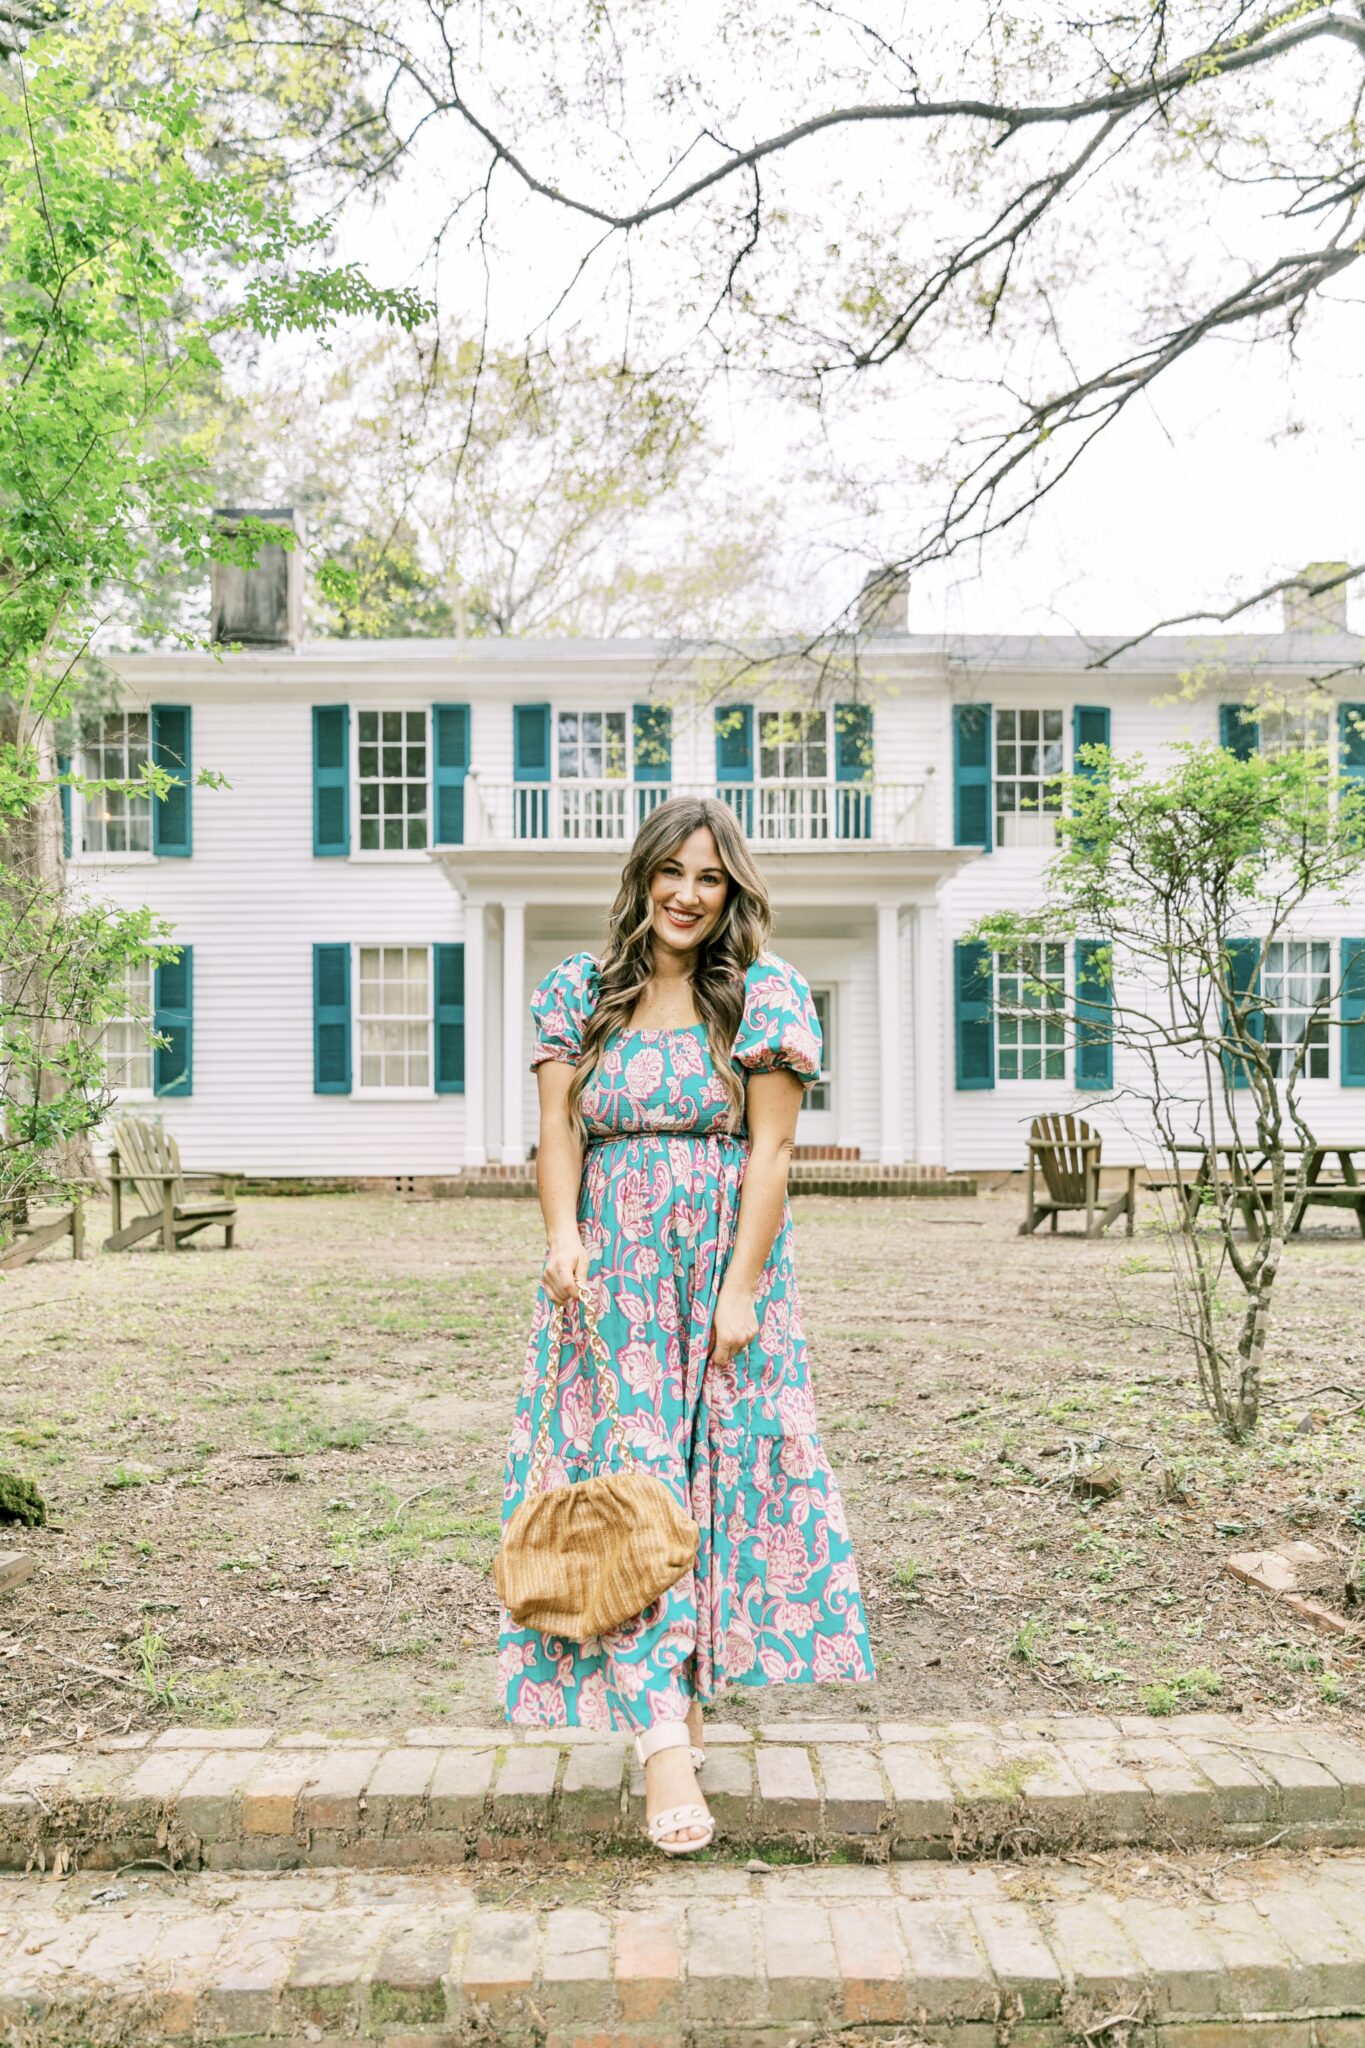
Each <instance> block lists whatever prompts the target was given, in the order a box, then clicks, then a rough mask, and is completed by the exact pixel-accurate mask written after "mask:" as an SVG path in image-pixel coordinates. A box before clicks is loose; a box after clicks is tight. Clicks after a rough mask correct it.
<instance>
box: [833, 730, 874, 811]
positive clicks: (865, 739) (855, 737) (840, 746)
mask: <svg viewBox="0 0 1365 2048" xmlns="http://www.w3.org/2000/svg"><path fill="white" fill-rule="evenodd" d="M834 776H835V780H836V782H838V783H840V784H844V783H847V784H850V785H855V784H856V785H858V786H857V787H849V788H839V789H836V791H835V793H834V800H835V803H836V804H837V806H838V810H837V814H836V819H835V829H834V836H835V838H836V839H870V838H871V837H872V788H871V783H872V706H871V705H870V704H836V705H835V707H834Z"/></svg>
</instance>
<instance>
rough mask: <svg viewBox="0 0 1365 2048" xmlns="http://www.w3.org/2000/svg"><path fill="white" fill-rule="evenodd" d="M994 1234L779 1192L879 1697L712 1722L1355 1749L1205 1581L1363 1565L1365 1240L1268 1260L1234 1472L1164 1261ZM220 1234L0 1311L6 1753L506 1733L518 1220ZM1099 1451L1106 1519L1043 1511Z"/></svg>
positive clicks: (35, 1281) (1247, 1602)
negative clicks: (1280, 1261) (504, 1634)
mask: <svg viewBox="0 0 1365 2048" xmlns="http://www.w3.org/2000/svg"><path fill="white" fill-rule="evenodd" d="M1018 1216H1019V1198H1018V1196H1017V1194H1015V1193H1012V1192H1007V1193H1005V1194H1004V1195H1001V1196H998V1197H983V1198H982V1199H981V1200H979V1201H978V1202H975V1203H951V1202H949V1203H935V1204H933V1205H932V1207H931V1206H930V1205H928V1204H919V1203H916V1202H895V1201H890V1202H864V1201H859V1200H853V1199H849V1200H838V1199H825V1198H822V1199H810V1200H804V1201H799V1202H798V1204H797V1242H798V1261H799V1266H800V1271H801V1276H802V1289H803V1294H804V1297H805V1304H806V1317H807V1324H808V1328H809V1331H810V1337H811V1346H812V1356H813V1359H814V1367H815V1378H816V1397H817V1406H818V1408H819V1412H820V1415H821V1419H822V1422H823V1425H824V1430H825V1435H826V1439H827V1442H828V1446H829V1450H830V1454H831V1456H832V1458H833V1461H834V1464H835V1468H836V1470H837V1472H838V1474H839V1477H840V1482H841V1484H842V1486H843V1490H844V1495H845V1498H846V1501H847V1504H848V1510H849V1517H850V1521H851V1523H852V1526H853V1530H854V1535H855V1539H856V1544H857V1553H858V1561H859V1566H860V1570H861V1573H862V1580H863V1586H864V1590H865V1593H866V1597H867V1603H868V1610H869V1616H870V1620H871V1626H872V1630H873V1636H874V1641H875V1644H876V1650H877V1656H878V1668H879V1677H878V1682H877V1684H876V1685H875V1686H874V1687H869V1688H866V1689H863V1690H858V1691H850V1692H839V1693H833V1692H831V1693H827V1694H823V1695H814V1694H812V1693H811V1692H810V1691H808V1690H805V1689H799V1688H791V1689H788V1690H786V1691H776V1692H773V1693H771V1694H767V1695H764V1694H763V1693H760V1692H747V1691H746V1692H741V1693H740V1694H738V1695H736V1696H732V1698H731V1699H730V1700H729V1701H727V1702H726V1706H725V1712H726V1714H727V1715H730V1716H733V1717H734V1718H737V1719H741V1720H745V1721H752V1720H754V1719H756V1718H759V1717H760V1716H764V1715H772V1714H775V1713H781V1712H794V1713H798V1714H802V1715H806V1714H810V1713H811V1712H815V1713H821V1712H825V1713H832V1714H836V1715H837V1714H841V1713H842V1714H845V1715H846V1714H847V1713H848V1712H849V1711H856V1710H861V1711H866V1712H868V1713H869V1714H875V1715H879V1716H885V1717H886V1718H887V1719H904V1718H913V1717H916V1716H919V1715H936V1714H943V1715H948V1716H953V1717H959V1718H964V1719H971V1718H975V1717H977V1716H980V1715H987V1714H991V1713H999V1714H1008V1713H1014V1712H1019V1711H1025V1710H1028V1711H1039V1710H1044V1709H1058V1708H1066V1707H1074V1708H1077V1709H1100V1710H1103V1711H1108V1712H1128V1713H1134V1712H1142V1711H1144V1710H1145V1711H1147V1712H1150V1713H1152V1714H1154V1715H1157V1716H1160V1715H1161V1714H1163V1713H1172V1712H1177V1711H1184V1710H1186V1709H1188V1708H1189V1707H1191V1706H1198V1705H1209V1706H1217V1707H1222V1708H1227V1709H1232V1710H1237V1709H1243V1708H1245V1709H1248V1710H1252V1711H1259V1710H1267V1709H1277V1710H1285V1709H1301V1710H1302V1711H1303V1712H1305V1713H1312V1714H1318V1715H1322V1714H1325V1713H1327V1714H1332V1715H1338V1714H1339V1715H1342V1716H1343V1717H1345V1718H1347V1719H1349V1720H1352V1721H1357V1722H1358V1721H1360V1720H1361V1719H1362V1718H1363V1717H1365V1676H1363V1675H1362V1655H1361V1648H1360V1643H1359V1640H1358V1639H1355V1638H1347V1639H1346V1640H1345V1641H1344V1642H1332V1643H1328V1642H1327V1641H1326V1640H1325V1639H1324V1638H1323V1637H1321V1636H1320V1635H1318V1634H1316V1633H1315V1632H1314V1631H1313V1630H1311V1629H1309V1628H1308V1627H1306V1626H1305V1625H1303V1624H1301V1623H1299V1622H1297V1621H1296V1620H1294V1618H1293V1617H1291V1616H1288V1615H1285V1614H1283V1613H1282V1612H1280V1611H1277V1610H1276V1609H1275V1608H1274V1607H1273V1606H1272V1605H1271V1604H1270V1603H1268V1602H1267V1601H1265V1600H1264V1599H1263V1598H1262V1596H1260V1595H1258V1594H1255V1593H1252V1592H1251V1591H1249V1590H1248V1589H1247V1588H1246V1587H1244V1586H1241V1585H1238V1584H1237V1583H1236V1582H1234V1581H1233V1580H1231V1579H1230V1578H1228V1577H1227V1576H1226V1575H1225V1574H1224V1573H1223V1572H1222V1569H1221V1568H1222V1565H1223V1563H1224V1560H1225V1559H1226V1557H1227V1555H1228V1553H1229V1552H1230V1551H1232V1550H1238V1549H1248V1548H1259V1547H1264V1546H1266V1545H1268V1544H1270V1543H1272V1542H1273V1541H1275V1540H1276V1539H1282V1538H1286V1537H1290V1536H1294V1537H1299V1538H1307V1539H1308V1540H1310V1541H1312V1542H1315V1543H1317V1544H1319V1545H1320V1547H1321V1548H1322V1549H1323V1550H1324V1551H1325V1552H1326V1553H1327V1554H1328V1558H1329V1560H1330V1562H1331V1566H1332V1568H1333V1569H1337V1570H1338V1571H1339V1570H1340V1560H1341V1558H1342V1557H1343V1556H1345V1555H1348V1554H1349V1552H1350V1551H1351V1550H1352V1549H1353V1547H1354V1543H1355V1540H1356V1536H1357V1530H1356V1528H1355V1526H1354V1522H1353V1519H1352V1518H1353V1516H1355V1515H1356V1514H1357V1513H1363V1512H1365V1507H1362V1503H1363V1502H1365V1419H1363V1418H1362V1416H1361V1414H1360V1413H1359V1412H1357V1408H1358V1404H1353V1403H1352V1402H1351V1400H1350V1399H1349V1398H1348V1397H1347V1395H1346V1394H1342V1393H1339V1392H1333V1391H1331V1388H1332V1387H1333V1386H1334V1385H1337V1386H1339V1387H1340V1388H1343V1389H1346V1390H1348V1392H1349V1389H1351V1388H1353V1387H1358V1386H1359V1385H1360V1384H1361V1383H1362V1380H1363V1379H1365V1374H1363V1373H1362V1369H1361V1366H1360V1364H1359V1360H1360V1358H1361V1355H1362V1352H1365V1343H1363V1342H1362V1338H1365V1311H1362V1308H1361V1305H1360V1304H1361V1301H1362V1299H1363V1298H1365V1292H1363V1290H1362V1281H1365V1246H1362V1245H1361V1243H1360V1240H1359V1239H1358V1237H1357V1236H1356V1234H1355V1232H1354V1228H1352V1231H1351V1234H1350V1235H1349V1236H1348V1235H1347V1233H1346V1232H1345V1231H1340V1232H1336V1231H1329V1232H1322V1233H1318V1234H1315V1235H1313V1236H1310V1237H1309V1238H1307V1239H1305V1240H1304V1241H1303V1242H1302V1243H1300V1244H1296V1245H1294V1246H1292V1247H1291V1248H1290V1250H1289V1251H1288V1253H1287V1254H1286V1259H1285V1265H1284V1269H1283V1273H1282V1278H1281V1281H1280V1283H1279V1286H1278V1289H1277V1292H1278V1293H1279V1295H1280V1303H1279V1321H1278V1324H1277V1326H1276V1327H1277V1335H1276V1338H1275V1341H1274V1345H1273V1349H1272V1356H1273V1380H1272V1384H1271V1386H1270V1388H1269V1390H1268V1392H1269V1396H1270V1398H1269V1400H1268V1402H1267V1408H1266V1416H1265V1422H1264V1425H1263V1428H1262V1430H1261V1433H1260V1436H1259V1439H1258V1441H1257V1442H1256V1443H1255V1444H1254V1445H1251V1446H1246V1447H1239V1448H1234V1447H1232V1446H1230V1445H1228V1444H1226V1443H1225V1442H1224V1441H1223V1440H1222V1439H1221V1438H1220V1437H1219V1436H1218V1435H1217V1433H1216V1432H1215V1431H1214V1429H1213V1427H1212V1425H1211V1424H1210V1423H1209V1422H1208V1420H1207V1419H1206V1417H1205V1416H1204V1414H1203V1411H1202V1409H1201V1408H1200V1405H1199V1401H1198V1396H1197V1392H1196V1390H1195V1388H1194V1386H1193V1384H1192V1380H1191V1377H1190V1373H1189V1369H1188V1366H1187V1362H1186V1360H1185V1359H1184V1357H1183V1356H1182V1355H1181V1352H1180V1350H1179V1348H1178V1346H1177V1344H1176V1343H1175V1341H1174V1339H1173V1338H1172V1336H1171V1334H1170V1330H1169V1322H1170V1315H1169V1294H1168V1289H1169V1279H1168V1276H1167V1272H1166V1267H1167V1264H1168V1259H1167V1254H1166V1248H1165V1245H1164V1243H1163V1241H1162V1240H1161V1238H1160V1236H1159V1235H1157V1234H1156V1233H1155V1232H1154V1231H1152V1230H1151V1229H1150V1228H1144V1230H1143V1232H1142V1233H1141V1235H1140V1236H1139V1239H1138V1241H1137V1243H1136V1244H1130V1243H1129V1242H1128V1241H1127V1240H1124V1239H1114V1240H1104V1241H1101V1242H1099V1243H1086V1242H1085V1241H1083V1240H1079V1239H1070V1238H1059V1239H1058V1240H1056V1241H1053V1240H1050V1239H1040V1240H1028V1239H1020V1238H1018V1237H1017V1236H1016V1235H1015V1228H1016V1225H1017V1222H1018ZM929 1217H932V1218H933V1222H934V1227H933V1228H932V1229H931V1228H928V1227H927V1223H926V1219H927V1218H929ZM1148 1220H1149V1219H1147V1218H1144V1223H1145V1224H1146V1223H1147V1222H1148ZM101 1234H102V1219H101V1218H100V1217H99V1216H98V1215H97V1216H96V1217H95V1218H94V1220H93V1225H92V1232H91V1235H92V1238H93V1239H94V1240H95V1241H96V1242H98V1238H99V1236H100V1235H101ZM240 1241H241V1249H240V1250H239V1251H238V1252H236V1253H233V1254H231V1255H227V1254H224V1253H223V1252H221V1251H219V1250H217V1249H214V1248H211V1247H203V1248H196V1249H194V1250H192V1251H187V1252H183V1253H179V1254H177V1255H176V1256H175V1257H174V1258H167V1257H165V1256H164V1255H162V1254H160V1253H156V1252H152V1251H139V1252H135V1253H130V1254H124V1255H123V1256H121V1257H111V1256H108V1255H101V1256H99V1257H97V1258H94V1259H90V1260H87V1261H86V1262H85V1263H84V1264H82V1265H81V1266H79V1267H73V1266H72V1265H71V1263H70V1261H69V1260H68V1259H66V1258H65V1257H64V1256H59V1255H58V1254H56V1253H52V1254H49V1255H47V1256H45V1257H44V1258H42V1259H40V1260H38V1261H36V1262H35V1263H34V1264H33V1265H31V1266H28V1267H25V1268H23V1269H21V1270H20V1271H19V1272H17V1273H15V1274H14V1275H12V1276H10V1277H9V1278H8V1279H6V1280H5V1281H4V1282H3V1283H0V1462H4V1463H6V1464H8V1465H11V1466H14V1467H16V1468H17V1469H18V1470H20V1471H21V1472H27V1473H29V1474H31V1475H32V1476H33V1477H34V1478H35V1479H37V1480H38V1481H39V1482H40V1484H41V1485H42V1488H43V1491H44V1493H45V1494H46V1495H47V1497H48V1500H49V1506H50V1512H51V1516H52V1522H51V1526H49V1527H48V1528H46V1529H35V1530H32V1531H27V1530H26V1531H23V1532H22V1534H21V1540H22V1543H23V1545H24V1547H25V1548H26V1549H29V1550H31V1551H32V1553H33V1554H34V1555H35V1557H36V1558H37V1560H38V1564H39V1570H38V1572H37V1574H36V1575H35V1576H34V1578H33V1579H31V1580H30V1581H29V1582H28V1583H27V1584H26V1585H24V1586H21V1587H19V1588H17V1589H16V1590H15V1591H14V1592H13V1593H12V1594H10V1595H8V1596H7V1597H6V1601H5V1605H4V1611H3V1615H2V1616H0V1648H3V1647H4V1646H5V1642H6V1641H9V1642H13V1643H15V1644H18V1645H20V1646H21V1648H22V1654H16V1655H14V1656H12V1657H8V1658H6V1660H5V1662H4V1665H3V1668H4V1671H5V1676H6V1692H5V1697H4V1710H3V1711H4V1716H5V1727H4V1731H3V1739H4V1740H5V1741H6V1743H7V1744H14V1743H21V1742H24V1741H28V1742H32V1743H46V1744H51V1743H52V1742H54V1741H55V1740H58V1739H68V1738H69V1737H70V1736H71V1735H72V1733H73V1732H74V1731H75V1729H77V1728H78V1727H83V1728H87V1729H89V1730H91V1731H96V1730H104V1731H108V1730H112V1729H117V1728H122V1727H124V1726H126V1725H137V1724H138V1723H139V1722H143V1721H160V1720H164V1719H165V1718H167V1717H168V1716H175V1715H178V1716H180V1717H182V1718H185V1719H191V1720H194V1721H198V1722H205V1723H209V1724H214V1723H221V1724H223V1725H230V1724H232V1723H234V1722H241V1723H243V1724H245V1725H252V1724H255V1723H257V1722H261V1721H269V1720H272V1719H276V1718H279V1719H282V1720H288V1721H290V1722H292V1723H294V1724H296V1725H299V1726H304V1727H314V1728H317V1729H318V1730H320V1731H321V1730H327V1729H331V1730H334V1731H346V1730H354V1729H358V1728H362V1729H363V1728H385V1727H394V1728H402V1727H407V1726H412V1725H418V1724H423V1725H430V1724H431V1723H432V1722H436V1721H447V1722H450V1723H477V1722H487V1721H489V1720H492V1719H496V1718H497V1717H498V1715H499V1714H500V1699H499V1693H498V1688H497V1683H496V1674H495V1668H494V1650H495V1630H496V1601H495V1598H494V1595H493V1592H492V1588H491V1585H490V1582H489V1578H488V1565H489V1560H490V1558H491V1556H492V1553H493V1549H494V1546H495V1544H496V1541H497V1534H498V1525H499V1514H500V1506H501V1487H502V1460H503V1447H504V1443H505V1438H506V1431H507V1425H508V1421H509V1419H510V1414H511V1406H512V1398H513V1389H514V1386H515V1383H516V1380H517V1376H518V1374H519V1372H520V1367H521V1360H522V1355H523V1351H524V1346H525V1335H526V1325H527V1319H528V1314H529V1308H530V1302H531V1298H532V1293H533V1289H534V1285H535V1277H536V1272H537V1269H538V1266H539V1261H540V1255H541V1246H542V1243H543V1239H542V1235H541V1232H540V1226H539V1221H538V1216H537V1212H536V1210H535V1208H534V1205H533V1204H530V1203H521V1202H490V1203H479V1202H452V1203H447V1204H432V1203H403V1202H399V1201H395V1200H392V1199H389V1198H385V1197H381V1196H374V1197H370V1196H363V1197H362V1196H356V1197H325V1198H319V1199H316V1200H310V1201H306V1202H305V1201H287V1200H265V1199H256V1200H251V1201H248V1202H246V1203H245V1204H244V1205H243V1227H242V1231H241V1240H240ZM1092 1451H1093V1453H1094V1455H1095V1457H1096V1459H1097V1461H1098V1462H1102V1463H1103V1464H1105V1465H1110V1466H1113V1467H1114V1468H1115V1469H1116V1470H1117V1471H1118V1472H1119V1474H1120V1476H1121V1478H1122V1481H1123V1491H1122V1492H1121V1493H1120V1494H1119V1495H1118V1496H1117V1498H1115V1499H1112V1500H1109V1501H1094V1502H1086V1501H1079V1500H1076V1499H1074V1498H1073V1497H1072V1495H1071V1490H1070V1488H1069V1487H1068V1485H1067V1484H1066V1474H1067V1471H1068V1468H1069V1465H1070V1462H1071V1460H1072V1457H1073V1455H1079V1456H1082V1457H1084V1456H1086V1455H1088V1454H1090V1453H1091V1452H1092ZM1040 1482H1041V1483H1040ZM92 1665H93V1666H99V1667H102V1668H103V1670H104V1671H105V1672H106V1673H109V1674H113V1676H108V1677H102V1676H100V1675H99V1673H97V1672H92V1671H90V1670H88V1669H87V1670H83V1669H82V1668H81V1667H82V1666H92ZM116 1679H117V1680H118V1681H119V1682H115V1681H116Z"/></svg>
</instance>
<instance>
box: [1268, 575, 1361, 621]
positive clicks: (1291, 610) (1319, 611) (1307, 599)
mask: <svg viewBox="0 0 1365 2048" xmlns="http://www.w3.org/2000/svg"><path fill="white" fill-rule="evenodd" d="M1346 567H1347V564H1346V563H1345V562H1307V563H1305V565H1304V567H1303V568H1302V569H1300V571H1299V576H1300V579H1301V582H1300V585H1298V586H1291V587H1290V589H1288V590H1286V591H1285V593H1284V630H1285V632H1286V633H1345V632H1346V631H1347V630H1348V628H1347V625H1346V592H1347V589H1348V587H1349V586H1348V585H1347V584H1345V583H1338V584H1337V586H1336V588H1335V589H1334V590H1323V591H1317V592H1315V591H1311V590H1305V589H1303V588H1302V584H1304V583H1321V582H1322V581H1323V580H1324V578H1326V577H1328V576H1340V575H1341V574H1342V573H1343V571H1344V570H1345V569H1346Z"/></svg>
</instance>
